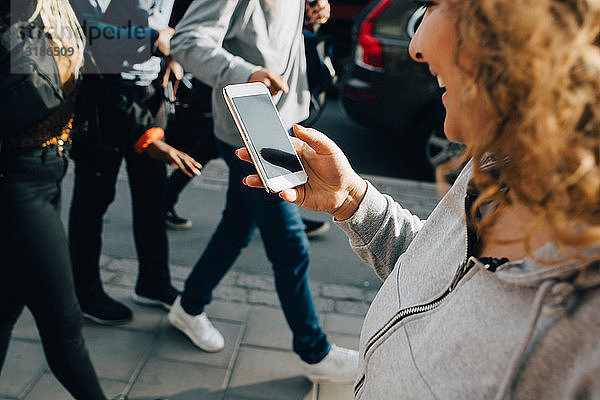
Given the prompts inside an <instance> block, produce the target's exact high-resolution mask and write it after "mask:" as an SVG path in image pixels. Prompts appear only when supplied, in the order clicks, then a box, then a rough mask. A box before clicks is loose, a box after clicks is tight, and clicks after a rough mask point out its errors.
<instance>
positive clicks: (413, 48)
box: [408, 29, 425, 62]
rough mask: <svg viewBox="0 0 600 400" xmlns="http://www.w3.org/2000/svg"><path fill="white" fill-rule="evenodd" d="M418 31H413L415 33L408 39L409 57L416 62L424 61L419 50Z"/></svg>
mask: <svg viewBox="0 0 600 400" xmlns="http://www.w3.org/2000/svg"><path fill="white" fill-rule="evenodd" d="M418 32H419V30H418V29H417V32H415V35H414V36H413V38H412V39H411V40H410V45H409V46H408V53H409V54H410V57H411V58H412V59H413V60H415V61H416V62H425V60H424V59H423V53H421V52H420V51H419V43H418V42H419V38H418V36H417V35H418Z"/></svg>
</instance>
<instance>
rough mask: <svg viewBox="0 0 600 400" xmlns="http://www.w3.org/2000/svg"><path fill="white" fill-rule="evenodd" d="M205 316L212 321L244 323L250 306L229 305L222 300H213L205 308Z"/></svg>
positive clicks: (229, 303)
mask: <svg viewBox="0 0 600 400" xmlns="http://www.w3.org/2000/svg"><path fill="white" fill-rule="evenodd" d="M205 310H206V314H208V316H209V317H210V318H211V319H213V318H217V319H224V320H230V321H238V322H245V321H246V320H247V319H248V313H249V312H250V306H249V305H248V304H240V303H231V302H229V301H224V300H213V301H211V302H210V304H209V305H207V306H206V308H205Z"/></svg>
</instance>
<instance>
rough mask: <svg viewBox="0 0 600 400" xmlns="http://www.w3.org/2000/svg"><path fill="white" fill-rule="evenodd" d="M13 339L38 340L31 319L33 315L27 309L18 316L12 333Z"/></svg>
mask: <svg viewBox="0 0 600 400" xmlns="http://www.w3.org/2000/svg"><path fill="white" fill-rule="evenodd" d="M12 338H13V339H29V340H37V341H39V340H40V335H39V333H38V330H37V326H36V324H35V320H34V319H33V315H31V312H29V310H28V309H27V308H25V309H23V312H22V313H21V315H20V316H19V319H18V320H17V323H16V324H15V327H14V329H13V332H12Z"/></svg>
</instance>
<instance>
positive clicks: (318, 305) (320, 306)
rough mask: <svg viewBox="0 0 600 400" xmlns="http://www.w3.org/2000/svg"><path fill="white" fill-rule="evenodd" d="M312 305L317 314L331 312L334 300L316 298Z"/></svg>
mask: <svg viewBox="0 0 600 400" xmlns="http://www.w3.org/2000/svg"><path fill="white" fill-rule="evenodd" d="M313 304H314V305H315V309H316V310H317V312H319V313H326V312H332V311H333V310H334V307H335V300H333V299H326V298H323V297H317V298H316V299H313Z"/></svg>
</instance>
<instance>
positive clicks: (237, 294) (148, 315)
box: [0, 160, 437, 400]
mask: <svg viewBox="0 0 600 400" xmlns="http://www.w3.org/2000/svg"><path fill="white" fill-rule="evenodd" d="M219 161H220V160H219ZM209 167H210V168H209ZM69 174H72V172H70V173H69ZM225 175H226V174H225V173H224V165H223V164H221V163H220V162H216V163H215V162H213V163H211V164H209V166H207V168H206V169H205V172H204V173H203V176H202V177H201V178H199V179H196V180H195V181H193V185H194V186H195V187H196V188H199V189H207V188H209V187H212V188H213V189H215V190H217V189H218V190H224V185H225ZM71 178H72V177H71ZM367 178H368V179H369V180H370V181H371V182H373V183H374V184H375V185H376V186H377V187H378V188H380V189H381V190H382V191H384V192H386V193H390V194H392V195H393V196H395V198H396V199H397V200H400V201H401V203H402V204H404V205H405V206H406V207H407V208H409V209H411V210H413V212H415V213H416V214H418V215H420V216H421V217H426V216H427V215H428V214H429V212H430V211H431V209H433V207H434V205H435V203H436V202H437V201H436V198H435V188H434V186H433V185H431V184H427V183H419V182H410V181H404V180H397V179H389V178H379V177H367ZM68 179H69V176H67V179H66V180H65V181H66V182H65V184H66V185H65V186H67V187H68V185H69V184H68ZM219 188H220V189H219ZM68 198H69V197H68V196H65V199H66V200H67V202H68ZM200 200H201V199H198V201H200ZM217 208H218V210H217ZM221 208H222V204H219V205H216V206H215V213H217V214H218V213H219V212H220V209H221ZM332 229H335V228H332ZM341 245H342V244H340V246H341ZM345 246H346V247H349V246H348V244H347V242H346V243H345ZM257 248H258V247H257ZM104 250H105V251H106V250H108V249H106V245H105V249H104ZM250 251H257V250H255V249H254V248H251V249H250ZM343 254H345V255H344V257H342V258H340V259H339V260H337V262H338V263H339V264H340V265H342V264H344V263H345V262H346V258H345V257H349V256H347V255H346V254H348V253H347V252H346V253H343ZM354 257H355V256H354ZM353 261H354V260H353ZM189 271H190V267H189V266H180V265H171V273H172V277H173V281H174V284H175V286H177V287H178V288H180V289H181V288H182V285H183V281H184V279H185V278H186V277H187V275H188V273H189ZM101 273H102V279H103V281H104V283H105V288H106V289H107V291H108V293H109V294H110V295H112V296H114V297H115V298H117V299H119V300H122V301H123V302H124V303H125V304H127V305H128V306H130V307H131V308H132V310H133V311H134V315H135V317H134V320H133V322H131V323H129V324H126V325H122V326H118V327H104V326H99V325H96V324H93V323H89V322H85V327H84V336H85V339H86V344H87V347H88V349H89V351H90V353H91V358H92V361H93V362H94V365H95V367H96V371H97V373H98V375H99V376H100V378H101V383H102V386H103V388H104V390H105V392H106V394H107V396H109V398H110V397H112V396H115V395H117V394H119V393H123V394H127V395H129V398H130V399H132V400H133V399H135V400H142V399H148V400H150V399H154V398H156V397H159V396H166V397H168V398H169V399H170V400H192V399H194V400H197V399H223V400H242V399H244V400H251V399H331V400H334V399H349V398H352V384H348V385H333V384H321V385H312V384H311V383H310V381H308V380H307V379H306V378H304V377H303V376H302V372H301V369H300V365H299V363H298V362H297V361H298V357H297V356H296V355H295V354H294V353H293V352H292V350H291V341H292V338H291V333H290V331H289V328H288V327H287V325H286V322H285V319H284V317H283V314H282V312H281V309H280V307H279V303H278V299H277V296H276V294H275V290H274V286H273V279H272V276H270V275H265V274H253V273H246V272H240V271H236V269H235V268H234V269H232V271H230V273H228V274H227V276H226V277H225V279H224V280H223V281H222V282H221V284H220V285H219V286H218V288H217V289H216V291H215V293H214V296H215V300H214V301H213V303H211V304H210V306H209V307H207V313H208V315H209V316H210V317H211V320H212V321H213V322H214V324H215V326H216V327H217V328H218V329H219V330H220V331H221V332H222V333H223V335H224V336H225V341H226V347H225V349H224V350H223V351H222V352H219V353H206V352H203V351H201V350H199V349H197V348H196V347H195V346H194V345H193V344H192V343H191V342H190V341H189V340H188V339H187V337H185V336H184V335H183V334H181V333H180V332H179V331H177V330H176V329H175V328H173V327H171V326H170V324H169V323H168V321H167V319H166V312H165V310H163V309H160V308H152V307H143V306H138V305H136V304H134V303H133V302H132V301H131V292H132V288H133V285H134V283H135V278H136V273H137V262H136V261H135V260H133V259H131V258H117V257H111V256H107V255H105V256H103V258H102V262H101ZM311 288H312V292H313V296H314V301H315V305H316V307H317V309H318V311H319V316H320V318H321V323H322V326H323V329H324V331H325V332H326V333H327V335H328V337H329V338H330V341H331V342H332V343H336V344H338V345H341V346H345V347H350V348H354V349H356V348H357V347H358V337H359V334H360V327H361V324H362V320H363V317H364V315H365V313H366V311H367V309H368V306H369V303H370V302H371V300H372V299H373V297H374V296H375V294H376V289H377V288H376V287H373V286H370V287H359V286H358V285H357V286H350V285H339V284H331V283H323V282H318V281H311ZM70 398H71V397H70V396H69V395H68V393H67V392H66V391H65V390H64V389H63V388H62V387H61V386H60V384H59V383H58V382H57V381H56V379H55V378H54V376H53V375H52V374H51V373H50V372H49V370H48V366H47V364H46V361H45V359H44V355H43V351H42V347H41V345H40V340H39V336H38V334H37V329H36V327H35V323H34V321H33V319H32V317H31V315H30V314H29V313H28V312H27V311H25V312H24V314H23V315H22V316H21V318H20V319H19V321H18V323H17V326H16V328H15V330H14V333H13V339H12V341H11V343H10V348H9V352H8V356H7V360H6V363H5V365H4V368H3V371H2V375H1V376H0V400H8V399H11V400H13V399H26V400H37V399H40V400H63V399H70Z"/></svg>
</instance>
